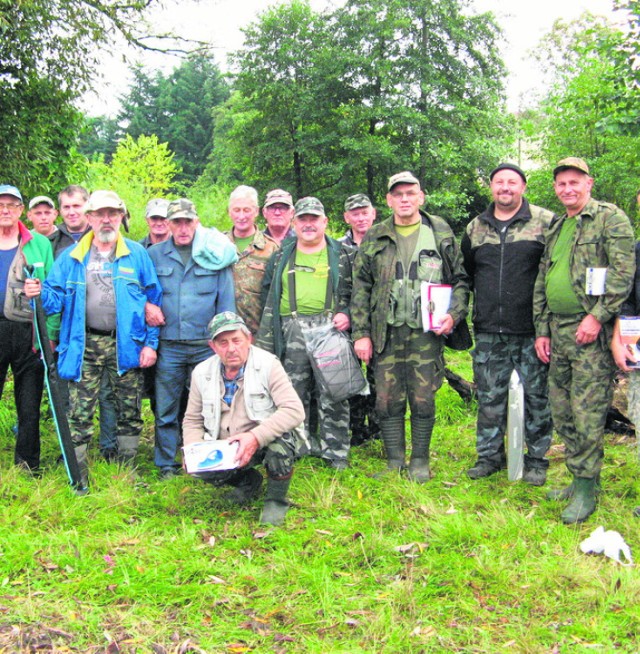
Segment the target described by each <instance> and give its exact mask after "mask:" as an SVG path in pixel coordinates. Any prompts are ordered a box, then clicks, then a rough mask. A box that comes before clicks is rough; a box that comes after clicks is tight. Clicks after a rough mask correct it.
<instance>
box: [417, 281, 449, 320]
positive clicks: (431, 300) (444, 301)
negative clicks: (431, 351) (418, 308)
mask: <svg viewBox="0 0 640 654" xmlns="http://www.w3.org/2000/svg"><path fill="white" fill-rule="evenodd" d="M420 301H421V305H422V325H423V327H424V331H425V332H430V331H433V330H434V329H438V328H439V327H440V325H441V324H442V319H443V318H444V317H445V316H446V315H447V313H449V305H450V304H451V285H450V284H432V283H431V282H421V284H420Z"/></svg>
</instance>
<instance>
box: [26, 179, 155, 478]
mask: <svg viewBox="0 0 640 654" xmlns="http://www.w3.org/2000/svg"><path fill="white" fill-rule="evenodd" d="M85 213H86V216H87V218H88V220H89V225H90V227H91V230H90V231H89V232H87V234H85V235H84V236H83V237H82V238H81V239H80V241H79V242H78V244H77V245H75V246H74V247H70V248H68V249H67V250H65V251H64V252H63V253H62V254H61V255H60V256H59V257H58V258H57V259H56V261H55V263H54V265H53V268H52V269H51V272H50V273H49V275H48V277H47V279H46V281H45V283H44V285H42V288H41V284H40V281H39V280H37V279H32V280H27V281H26V282H25V294H26V295H27V297H30V298H31V297H35V296H36V295H38V294H39V293H40V292H41V294H42V304H43V306H44V309H45V311H46V312H47V313H48V314H54V313H61V314H62V319H61V325H60V342H59V346H58V353H59V359H58V371H59V374H60V376H61V377H62V378H63V379H68V380H69V381H70V382H71V383H70V386H69V396H70V400H71V407H70V412H69V427H70V429H71V436H72V438H73V441H74V444H75V450H76V457H77V459H78V464H79V466H80V471H81V474H82V477H83V482H84V483H83V485H84V486H85V487H86V485H87V447H88V445H89V441H90V440H91V436H92V434H93V414H94V411H95V407H96V403H97V401H98V394H99V392H100V384H101V380H102V377H103V374H104V373H106V375H107V376H108V380H109V385H110V386H111V388H112V390H113V394H114V397H115V399H116V409H117V412H118V424H117V430H116V437H117V441H118V457H119V458H120V459H121V460H123V461H132V460H133V458H134V457H135V455H136V453H137V451H138V443H139V440H140V433H141V431H142V418H141V416H140V394H141V390H142V373H141V371H140V368H146V367H148V366H152V365H153V364H154V363H155V361H156V349H157V347H158V329H157V327H149V326H148V325H147V323H146V321H145V304H146V303H147V302H150V303H153V304H154V305H159V304H160V303H161V300H162V291H161V289H160V285H159V283H158V278H157V276H156V273H155V270H154V268H153V264H152V263H151V259H150V258H149V256H148V254H147V252H146V250H145V249H144V248H143V247H142V246H141V245H140V244H139V243H135V242H134V241H130V240H129V239H125V238H123V237H122V236H121V235H120V231H119V230H120V225H121V224H122V220H123V218H124V216H125V215H126V207H125V204H124V202H123V201H122V200H121V199H120V198H119V197H118V195H117V194H116V193H114V192H113V191H95V192H94V193H92V194H91V196H90V198H89V200H88V202H87V204H86V205H85Z"/></svg>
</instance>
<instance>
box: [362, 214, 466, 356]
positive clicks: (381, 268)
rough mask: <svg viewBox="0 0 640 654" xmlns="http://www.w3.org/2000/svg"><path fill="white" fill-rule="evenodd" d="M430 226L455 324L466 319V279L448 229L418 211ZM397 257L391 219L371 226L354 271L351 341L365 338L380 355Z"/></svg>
mask: <svg viewBox="0 0 640 654" xmlns="http://www.w3.org/2000/svg"><path fill="white" fill-rule="evenodd" d="M420 215H421V216H422V222H423V224H425V225H430V226H431V228H432V229H433V234H434V237H435V240H436V246H437V247H438V251H439V253H440V256H441V257H442V275H443V278H442V281H443V283H446V284H451V285H452V286H453V291H452V294H451V306H450V307H449V313H450V315H451V317H452V318H453V320H454V322H455V323H456V324H457V323H458V322H460V320H462V319H464V317H465V316H466V315H467V311H468V304H469V279H468V277H467V273H466V272H465V269H464V266H463V264H462V254H461V253H460V249H459V248H458V244H457V242H456V240H455V237H454V235H453V232H452V231H451V228H450V227H449V225H448V224H447V222H446V221H445V220H444V219H443V218H440V217H439V216H432V215H430V214H427V213H425V212H424V211H420ZM397 261H398V257H397V235H396V231H395V229H394V228H393V219H392V218H390V219H389V220H385V221H384V222H382V223H379V224H377V225H374V226H373V227H372V228H371V229H370V230H369V231H368V232H367V235H366V236H365V238H364V241H363V242H362V244H361V245H360V249H359V250H358V255H357V256H356V261H355V264H354V268H353V293H352V295H351V329H352V336H353V340H354V341H355V340H357V339H359V338H363V337H365V336H368V337H369V338H371V340H372V341H373V347H374V351H375V352H378V353H380V352H382V350H383V348H384V345H385V343H386V340H387V314H388V311H389V298H390V294H391V286H392V285H393V280H394V275H395V270H396V262H397Z"/></svg>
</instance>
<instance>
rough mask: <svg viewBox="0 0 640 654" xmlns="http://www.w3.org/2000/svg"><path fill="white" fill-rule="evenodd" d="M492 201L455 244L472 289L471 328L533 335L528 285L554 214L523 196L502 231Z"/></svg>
mask: <svg viewBox="0 0 640 654" xmlns="http://www.w3.org/2000/svg"><path fill="white" fill-rule="evenodd" d="M494 209H495V204H494V203H493V202H492V203H491V204H490V205H489V207H488V208H487V210H486V211H484V212H483V213H481V214H480V215H479V216H477V217H476V218H474V219H473V220H472V221H471V222H470V223H469V224H468V225H467V228H466V230H465V233H464V236H463V237H462V243H461V245H460V249H461V250H462V256H463V257H464V267H465V269H466V271H467V274H468V275H469V279H470V281H471V288H472V290H473V296H474V302H473V326H474V329H475V331H476V333H489V334H517V335H528V336H533V334H534V327H533V286H534V284H535V281H536V276H537V274H538V268H539V266H540V258H541V257H542V253H543V252H544V244H545V235H546V232H547V230H548V229H549V226H550V225H551V222H552V221H553V220H554V218H555V215H554V214H553V213H552V212H551V211H547V210H546V209H542V208H541V207H537V206H535V205H533V204H529V202H527V200H526V199H523V200H522V205H521V207H520V209H518V211H517V213H516V214H515V215H514V216H513V218H512V220H511V221H509V222H508V223H507V224H508V227H507V229H506V230H504V231H502V232H500V231H498V229H497V228H496V225H495V222H496V221H495V219H494V218H493V217H494Z"/></svg>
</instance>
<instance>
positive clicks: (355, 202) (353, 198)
mask: <svg viewBox="0 0 640 654" xmlns="http://www.w3.org/2000/svg"><path fill="white" fill-rule="evenodd" d="M372 206H373V205H372V204H371V200H369V196H368V195H365V194H364V193H356V194H355V195H350V196H349V197H348V198H347V199H346V200H345V201H344V210H345V211H351V210H352V209H359V208H360V207H372Z"/></svg>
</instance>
